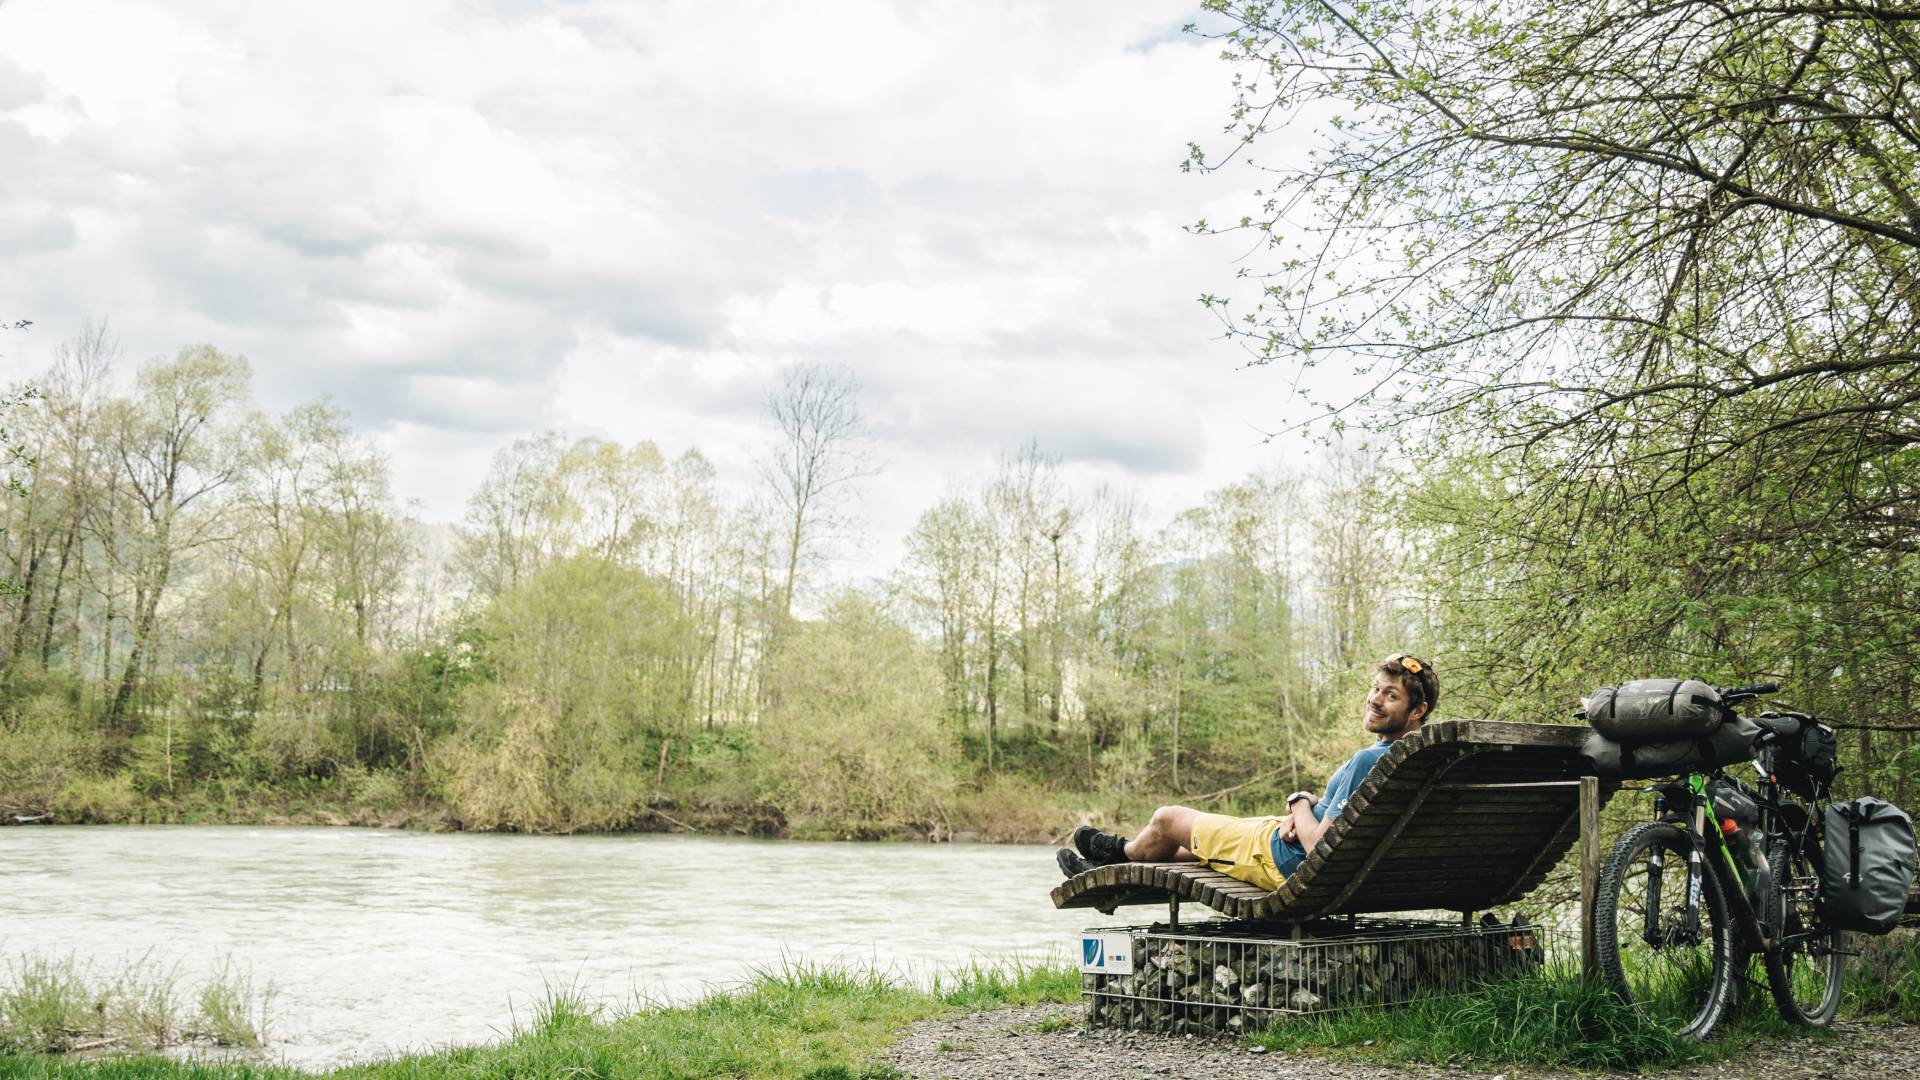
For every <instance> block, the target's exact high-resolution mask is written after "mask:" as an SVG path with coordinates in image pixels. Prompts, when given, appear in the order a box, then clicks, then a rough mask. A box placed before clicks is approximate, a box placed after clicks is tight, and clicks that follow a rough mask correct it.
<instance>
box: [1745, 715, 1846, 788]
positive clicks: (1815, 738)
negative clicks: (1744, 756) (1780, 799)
mask: <svg viewBox="0 0 1920 1080" xmlns="http://www.w3.org/2000/svg"><path fill="white" fill-rule="evenodd" d="M1754 719H1755V720H1758V721H1759V722H1760V726H1761V727H1763V728H1766V729H1767V730H1768V731H1771V732H1773V734H1774V742H1773V776H1774V779H1776V780H1778V781H1780V786H1781V787H1783V788H1786V789H1787V790H1788V791H1791V792H1793V793H1794V794H1795V795H1798V796H1800V797H1801V798H1803V799H1819V798H1824V797H1825V796H1826V794H1827V789H1828V788H1830V787H1832V786H1833V778H1834V777H1835V776H1838V775H1839V774H1840V740H1839V739H1837V738H1835V737H1834V734H1833V729H1832V728H1830V727H1828V726H1827V725H1825V724H1823V723H1821V722H1820V721H1818V720H1815V719H1814V718H1813V717H1811V716H1808V715H1806V714H1805V713H1779V712H1769V713H1761V714H1760V715H1759V716H1756V717H1754Z"/></svg>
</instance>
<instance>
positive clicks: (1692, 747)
mask: <svg viewBox="0 0 1920 1080" xmlns="http://www.w3.org/2000/svg"><path fill="white" fill-rule="evenodd" d="M1759 738H1760V725H1758V724H1756V723H1754V722H1753V721H1751V720H1749V719H1747V718H1746V717H1744V716H1734V717H1732V718H1731V719H1729V720H1727V721H1726V722H1725V723H1722V724H1721V725H1720V726H1719V727H1717V728H1714V729H1713V731H1711V732H1709V733H1707V734H1705V735H1700V736H1697V737H1695V738H1691V739H1669V740H1666V741H1663V742H1624V743H1623V742H1620V741H1619V740H1616V739H1609V738H1607V737H1606V736H1605V735H1602V734H1600V733H1599V732H1597V731H1596V732H1593V733H1591V734H1589V735H1588V736H1587V741H1586V744H1585V745H1584V746H1582V747H1581V748H1580V753H1581V754H1582V755H1583V756H1584V757H1585V758H1586V759H1587V763H1588V764H1589V765H1591V766H1593V771H1594V775H1596V776H1599V777H1601V778H1603V779H1608V780H1653V779H1657V778H1659V777H1663V776H1678V775H1680V774H1681V773H1689V772H1707V771H1708V770H1710V769H1717V768H1720V767H1721V766H1723V765H1737V764H1739V763H1740V762H1742V761H1746V760H1748V759H1750V758H1752V757H1753V745H1754V743H1755V742H1756V741H1758V740H1759Z"/></svg>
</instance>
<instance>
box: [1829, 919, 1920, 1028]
mask: <svg viewBox="0 0 1920 1080" xmlns="http://www.w3.org/2000/svg"><path fill="white" fill-rule="evenodd" d="M1847 947H1848V948H1852V949H1858V950H1860V955H1858V956H1853V957H1848V959H1847V982H1846V988H1847V996H1846V998H1845V1001H1844V1005H1843V1007H1844V1009H1845V1010H1846V1011H1847V1012H1849V1013H1880V1014H1883V1015H1886V1016H1890V1017H1892V1018H1894V1019H1896V1020H1904V1021H1906V1022H1907V1023H1909V1024H1920V933H1915V932H1913V931H1911V930H1896V931H1895V932H1894V933H1893V934H1892V935H1891V936H1889V937H1882V938H1870V937H1864V936H1862V935H1859V934H1853V935H1850V936H1849V937H1848V939H1847Z"/></svg>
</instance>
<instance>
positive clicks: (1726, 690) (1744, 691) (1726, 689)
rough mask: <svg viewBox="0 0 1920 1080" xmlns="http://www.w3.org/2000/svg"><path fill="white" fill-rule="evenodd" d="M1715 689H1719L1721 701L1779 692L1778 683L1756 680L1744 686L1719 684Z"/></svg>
mask: <svg viewBox="0 0 1920 1080" xmlns="http://www.w3.org/2000/svg"><path fill="white" fill-rule="evenodd" d="M1716 689H1718V690H1719V691H1720V699H1721V700H1722V701H1735V700H1743V699H1745V698H1750V697H1759V696H1760V695H1761V694H1777V693H1779V692H1780V684H1779V683H1777V682H1757V683H1748V684H1747V685H1745V686H1721V687H1716Z"/></svg>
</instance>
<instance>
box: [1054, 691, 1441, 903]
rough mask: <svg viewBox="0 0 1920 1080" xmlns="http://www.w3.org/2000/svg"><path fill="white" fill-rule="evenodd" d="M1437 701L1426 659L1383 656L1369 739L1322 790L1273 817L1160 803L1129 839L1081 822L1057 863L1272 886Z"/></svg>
mask: <svg viewBox="0 0 1920 1080" xmlns="http://www.w3.org/2000/svg"><path fill="white" fill-rule="evenodd" d="M1439 700H1440V679H1439V676H1437V675H1435V674H1434V671H1433V665H1432V664H1429V663H1427V662H1426V661H1425V660H1422V659H1420V658H1419V657H1416V656H1409V655H1406V654H1404V653H1402V654H1400V655H1398V656H1392V657H1388V658H1387V659H1385V660H1382V661H1380V662H1379V663H1378V664H1375V665H1374V666H1373V689H1372V690H1371V691H1369V692H1368V693H1367V702H1366V708H1365V709H1364V710H1363V711H1362V713H1361V722H1362V723H1363V724H1364V725H1365V726H1366V729H1367V730H1368V731H1369V732H1371V733H1372V734H1373V735H1374V736H1375V740H1374V743H1373V745H1372V746H1368V747H1365V748H1364V749H1362V750H1360V751H1359V752H1358V753H1355V754H1354V755H1353V756H1352V757H1350V758H1348V759H1347V762H1346V764H1344V765H1342V766H1340V768H1339V769H1337V770H1335V772H1334V774H1333V777H1332V778H1331V779H1329V780H1328V781H1327V791H1326V794H1324V795H1322V796H1320V797H1319V798H1315V797H1314V794H1313V792H1311V791H1296V792H1294V793H1293V794H1291V795H1289V796H1287V812H1286V813H1285V814H1283V815H1280V816H1277V817H1252V818H1236V817H1228V816H1227V815H1225V814H1203V813H1201V812H1200V811H1198V810H1195V809H1192V808H1191V807H1186V806H1163V807H1161V808H1160V809H1158V810H1155V811H1154V812H1153V820H1151V821H1149V822H1147V827H1146V828H1144V829H1141V830H1140V835H1138V836H1136V837H1134V838H1133V839H1132V840H1130V841H1129V840H1128V839H1127V838H1126V837H1124V836H1115V835H1113V834H1112V833H1104V832H1101V831H1099V830H1098V829H1095V828H1094V827H1093V826H1091V825H1082V826H1080V827H1079V828H1077V829H1075V830H1073V846H1072V847H1063V848H1061V849H1060V854H1059V863H1060V869H1061V870H1062V871H1064V872H1065V873H1066V874H1067V876H1068V877H1072V876H1074V875H1075V874H1080V873H1084V872H1086V871H1088V870H1091V869H1093V868H1094V867H1096V866H1106V865H1108V864H1109V863H1121V862H1203V863H1206V864H1207V865H1208V866H1210V867H1212V868H1213V869H1215V870H1218V871H1220V872H1221V873H1224V874H1227V875H1228V876H1230V877H1236V878H1239V879H1240V880H1241V881H1245V882H1250V883H1251V884H1254V885H1258V886H1260V887H1261V888H1263V889H1266V890H1268V891H1269V892H1271V891H1272V890H1274V889H1277V888H1279V887H1280V883H1281V882H1282V881H1285V880H1286V878H1287V875H1288V874H1291V873H1293V872H1294V871H1295V870H1297V869H1299V867H1300V864H1301V863H1303V862H1305V861H1306V860H1307V852H1309V851H1312V850H1313V846H1314V845H1315V844H1318V843H1319V842H1320V837H1321V835H1322V834H1323V833H1325V832H1326V831H1327V826H1329V825H1331V824H1333V822H1334V819H1336V818H1338V817H1339V816H1340V811H1341V810H1344V809H1345V808H1346V805H1347V800H1348V799H1350V798H1352V797H1353V793H1354V792H1355V791H1356V790H1358V789H1359V787H1360V782H1361V781H1362V780H1365V779H1366V778H1367V773H1369V772H1371V771H1372V770H1373V763H1374V762H1376V761H1379V760H1380V758H1381V756H1382V755H1384V754H1385V753H1386V752H1387V749H1388V748H1389V747H1391V746H1392V745H1393V744H1394V742H1395V741H1396V740H1398V739H1400V738H1401V737H1403V736H1405V735H1406V734H1407V733H1409V732H1412V731H1418V730H1420V723H1421V721H1423V720H1425V719H1426V718H1427V716H1428V714H1430V713H1432V712H1433V707H1434V705H1435V704H1437V703H1438V702H1439Z"/></svg>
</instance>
